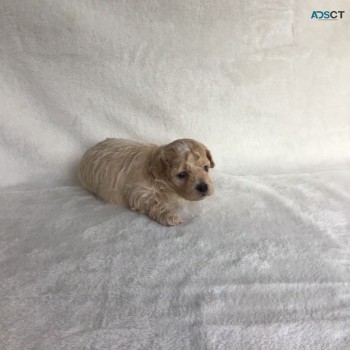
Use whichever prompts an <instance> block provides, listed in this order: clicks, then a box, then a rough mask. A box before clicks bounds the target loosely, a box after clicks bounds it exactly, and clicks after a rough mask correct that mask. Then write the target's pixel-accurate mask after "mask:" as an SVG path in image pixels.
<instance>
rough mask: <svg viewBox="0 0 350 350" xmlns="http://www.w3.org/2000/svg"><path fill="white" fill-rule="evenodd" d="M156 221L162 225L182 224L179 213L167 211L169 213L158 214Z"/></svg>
mask: <svg viewBox="0 0 350 350" xmlns="http://www.w3.org/2000/svg"><path fill="white" fill-rule="evenodd" d="M157 222H159V223H160V224H161V225H164V226H175V225H179V224H182V222H183V221H182V218H181V217H180V216H179V215H177V214H175V213H173V212H169V213H164V214H162V215H160V216H159V217H158V218H157Z"/></svg>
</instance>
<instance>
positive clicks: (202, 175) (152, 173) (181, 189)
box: [79, 139, 215, 226]
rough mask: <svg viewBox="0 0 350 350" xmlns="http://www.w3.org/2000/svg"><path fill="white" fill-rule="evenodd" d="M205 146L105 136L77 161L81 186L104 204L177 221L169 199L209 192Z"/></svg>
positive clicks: (163, 220)
mask: <svg viewBox="0 0 350 350" xmlns="http://www.w3.org/2000/svg"><path fill="white" fill-rule="evenodd" d="M214 165H215V164H214V161H213V158H212V156H211V154H210V151H209V150H208V149H207V148H206V147H205V146H204V145H203V144H201V143H199V142H197V141H195V140H191V139H180V140H176V141H174V142H171V143H169V144H168V145H164V146H157V145H154V144H142V143H139V142H134V141H129V140H124V139H106V140H105V141H102V142H100V143H98V144H97V145H95V146H93V147H92V148H90V149H89V150H88V151H87V152H86V153H85V154H84V156H83V158H82V160H81V163H80V172H79V178H80V181H81V183H82V184H83V186H84V187H85V188H86V189H88V190H89V191H91V192H93V193H95V194H96V195H98V196H99V197H100V198H102V199H103V200H104V201H106V202H107V203H113V204H117V205H122V206H126V207H129V208H130V209H132V210H137V211H139V212H140V213H145V214H147V215H148V216H149V217H150V218H151V219H153V220H155V221H157V222H158V223H160V224H161V225H165V226H172V225H177V224H180V223H182V219H181V217H180V216H179V215H178V214H176V212H174V211H173V209H172V208H171V205H170V204H171V202H173V201H174V199H176V198H179V197H182V198H184V199H187V200H190V201H197V200H202V199H204V198H206V197H208V196H210V195H211V194H212V193H213V191H214V187H213V184H212V181H211V180H210V177H209V174H208V172H209V168H213V167H214Z"/></svg>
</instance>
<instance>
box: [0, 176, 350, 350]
mask: <svg viewBox="0 0 350 350" xmlns="http://www.w3.org/2000/svg"><path fill="white" fill-rule="evenodd" d="M216 183H217V192H216V194H215V195H214V196H213V197H212V198H209V199H207V200H206V201H203V202H200V203H189V204H188V206H186V207H185V208H184V209H183V211H184V217H185V223H184V224H183V225H181V226H178V227H172V228H166V227H162V226H160V225H158V224H156V223H154V222H152V221H150V220H149V219H148V218H146V217H145V216H142V215H140V214H137V213H134V212H131V211H128V210H126V209H121V208H116V207H115V206H111V205H106V204H104V203H102V202H100V201H98V200H97V199H96V198H94V197H93V196H91V195H90V194H88V193H87V192H85V191H84V190H83V189H81V188H79V187H56V188H51V189H44V190H39V191H38V190H34V191H20V190H19V191H14V190H12V191H11V190H8V191H3V192H2V193H1V197H2V198H1V202H0V203H1V207H0V210H1V213H2V219H1V223H0V224H1V256H0V257H1V270H0V271H1V275H0V277H1V286H0V293H1V294H0V308H1V327H2V328H1V344H2V346H3V347H4V348H5V349H9V350H10V349H11V350H14V349H18V350H23V349H43V350H46V349H101V350H102V349H116V350H120V349H128V350H129V349H174V350H177V349H257V350H258V349H259V350H260V349H266V350H272V349H276V350H281V349H283V350H289V349H290V350H294V349H322V350H323V349H332V350H333V349H337V350H338V349H339V350H340V349H344V350H345V349H349V344H350V343H349V341H350V338H349V337H350V322H349V320H350V237H349V224H350V221H349V211H350V171H344V172H329V173H319V174H313V175H307V174H305V175H288V176H287V175H285V176H283V175H279V176H264V177H234V176H223V175H220V176H217V177H216ZM14 215H16V218H14Z"/></svg>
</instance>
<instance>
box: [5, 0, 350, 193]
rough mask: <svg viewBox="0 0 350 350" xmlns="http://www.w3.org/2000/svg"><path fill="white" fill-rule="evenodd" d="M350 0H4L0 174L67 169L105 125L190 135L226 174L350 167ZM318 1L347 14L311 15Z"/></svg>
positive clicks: (57, 175)
mask: <svg viewBox="0 0 350 350" xmlns="http://www.w3.org/2000/svg"><path fill="white" fill-rule="evenodd" d="M348 8H349V6H348V4H347V2H346V1H341V0H336V1H332V2H331V3H330V2H329V1H292V0H282V1H273V0H268V1H243V0H242V1H224V0H222V1H199V0H198V1H134V0H132V1H130V0H127V1H112V0H104V1H97V0H95V1H92V0H90V1H88V0H75V1H68V0H63V1H47V0H42V1H40V0H27V1H20V0H18V1H16V0H2V1H1V2H0V118H1V139H0V142H1V146H0V164H1V171H0V176H1V185H2V186H14V185H19V184H24V183H37V184H39V185H40V186H47V185H51V184H52V185H53V184H71V183H74V181H75V176H74V172H75V168H76V164H77V162H78V160H79V158H80V157H81V155H82V153H83V152H84V151H85V149H86V148H87V147H89V146H91V145H92V144H94V143H95V142H97V141H100V140H101V139H104V138H105V137H126V138H132V139H138V140H143V141H150V142H160V143H166V142H169V141H171V140H173V139H176V138H182V137H192V138H195V139H198V140H200V141H202V142H203V143H205V144H207V145H208V146H209V148H211V150H212V152H213V154H214V156H215V160H216V163H217V169H218V170H219V171H221V172H225V173H230V174H260V173H286V172H308V171H314V170H326V169H342V168H343V169H344V168H348V167H349V164H350V154H349V150H350V113H349V107H350V27H349V17H350V10H348ZM318 9H320V10H345V14H344V18H343V19H338V20H335V21H317V20H312V19H311V18H310V17H311V12H312V10H318Z"/></svg>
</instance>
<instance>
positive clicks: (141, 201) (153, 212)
mask: <svg viewBox="0 0 350 350" xmlns="http://www.w3.org/2000/svg"><path fill="white" fill-rule="evenodd" d="M127 198H128V202H129V206H130V209H132V210H136V211H139V212H140V213H145V214H147V215H148V216H149V217H150V218H151V219H152V220H155V221H157V222H158V223H159V224H161V225H164V226H174V225H178V224H181V223H182V218H181V217H180V216H179V215H178V214H176V213H175V212H174V211H173V210H171V209H170V208H169V205H168V204H167V203H165V202H164V200H162V199H161V197H160V196H159V195H158V194H157V193H155V192H153V191H149V190H146V189H143V188H142V189H135V188H133V190H132V191H128V194H127Z"/></svg>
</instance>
